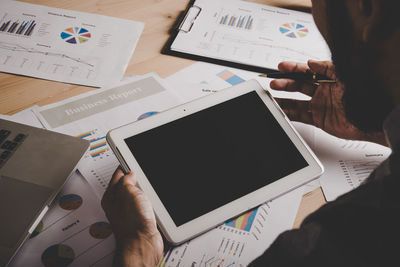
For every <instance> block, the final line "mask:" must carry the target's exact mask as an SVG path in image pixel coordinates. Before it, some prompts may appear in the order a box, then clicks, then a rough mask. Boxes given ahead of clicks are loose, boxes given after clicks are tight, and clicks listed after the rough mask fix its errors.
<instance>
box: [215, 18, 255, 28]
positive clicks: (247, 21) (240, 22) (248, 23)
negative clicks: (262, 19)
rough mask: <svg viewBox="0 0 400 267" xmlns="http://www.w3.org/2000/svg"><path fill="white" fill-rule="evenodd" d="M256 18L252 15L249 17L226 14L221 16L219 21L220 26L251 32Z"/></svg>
mask: <svg viewBox="0 0 400 267" xmlns="http://www.w3.org/2000/svg"><path fill="white" fill-rule="evenodd" d="M253 21H254V18H253V16H251V15H248V16H235V15H230V14H226V15H224V16H221V18H220V20H219V24H220V25H226V26H230V27H231V28H234V29H244V30H251V29H252V28H253Z"/></svg>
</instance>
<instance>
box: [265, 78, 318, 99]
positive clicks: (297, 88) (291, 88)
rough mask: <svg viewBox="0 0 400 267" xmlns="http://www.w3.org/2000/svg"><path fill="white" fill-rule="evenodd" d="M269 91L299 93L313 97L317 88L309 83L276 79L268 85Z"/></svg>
mask: <svg viewBox="0 0 400 267" xmlns="http://www.w3.org/2000/svg"><path fill="white" fill-rule="evenodd" d="M270 87H271V89H274V90H279V91H287V92H301V93H303V94H306V95H308V96H313V95H314V94H315V90H316V89H317V86H316V85H314V84H313V83H311V82H299V81H294V80H289V79H277V80H273V81H271V83H270Z"/></svg>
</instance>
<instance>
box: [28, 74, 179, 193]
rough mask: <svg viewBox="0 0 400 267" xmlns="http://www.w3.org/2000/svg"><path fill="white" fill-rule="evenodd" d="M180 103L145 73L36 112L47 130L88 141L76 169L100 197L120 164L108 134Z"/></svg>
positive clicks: (159, 81)
mask: <svg viewBox="0 0 400 267" xmlns="http://www.w3.org/2000/svg"><path fill="white" fill-rule="evenodd" d="M180 103H181V100H180V98H179V97H177V96H176V95H175V94H174V93H173V92H171V91H170V90H169V89H168V86H167V85H165V83H164V82H163V81H162V80H161V79H160V78H159V77H158V76H156V75H153V74H148V75H145V76H141V77H133V78H129V79H125V80H124V81H123V82H120V83H119V84H117V85H115V86H113V87H109V88H104V89H98V90H95V91H91V92H89V93H86V94H82V95H79V96H76V97H72V98H69V99H67V100H65V101H61V102H58V103H55V104H51V105H48V106H45V107H40V108H36V109H35V113H36V115H37V116H38V118H39V120H40V121H41V122H42V124H43V125H44V126H45V128H46V129H49V130H53V131H56V132H60V133H64V134H68V135H72V136H76V137H79V138H82V139H86V140H88V141H90V148H89V151H88V152H87V153H86V155H85V156H84V157H83V159H82V161H81V164H80V165H79V166H78V169H79V171H80V172H81V174H82V175H83V176H84V177H85V178H86V179H87V181H88V182H89V184H90V185H91V186H92V187H93V189H94V190H95V192H96V193H97V195H98V196H99V197H101V196H102V195H103V193H104V191H105V189H106V188H107V186H108V183H109V181H110V179H111V176H112V174H113V173H114V171H115V169H116V168H117V167H118V165H119V163H118V160H117V158H116V157H115V156H114V154H113V152H112V151H111V149H110V148H109V146H108V144H107V142H106V138H105V136H106V134H107V132H108V131H110V130H111V129H114V128H117V127H120V126H122V125H125V124H128V123H132V122H134V121H136V120H141V119H145V118H147V117H149V116H152V115H154V114H157V113H158V112H161V111H164V110H166V109H169V108H171V107H174V106H177V105H179V104H180Z"/></svg>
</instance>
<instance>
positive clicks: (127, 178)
mask: <svg viewBox="0 0 400 267" xmlns="http://www.w3.org/2000/svg"><path fill="white" fill-rule="evenodd" d="M123 183H124V184H130V185H134V186H136V184H137V179H136V176H135V175H134V174H133V172H131V171H130V172H128V173H127V174H125V175H124V177H123Z"/></svg>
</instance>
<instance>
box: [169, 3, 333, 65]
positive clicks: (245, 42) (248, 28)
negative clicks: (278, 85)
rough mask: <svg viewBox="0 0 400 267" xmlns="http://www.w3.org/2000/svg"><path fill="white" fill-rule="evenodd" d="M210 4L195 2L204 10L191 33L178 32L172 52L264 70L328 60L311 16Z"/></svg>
mask: <svg viewBox="0 0 400 267" xmlns="http://www.w3.org/2000/svg"><path fill="white" fill-rule="evenodd" d="M211 2H212V3H211ZM211 2H210V1H206V0H199V1H196V5H197V6H198V7H200V8H201V9H202V10H203V11H202V12H200V13H199V15H198V16H197V18H196V19H195V21H196V22H197V23H194V24H193V27H192V28H191V30H190V31H187V32H185V31H181V32H179V34H178V35H177V37H176V38H175V40H174V42H173V43H172V45H171V49H172V50H174V51H178V52H184V53H188V54H192V55H197V56H201V57H206V58H212V59H219V60H223V61H228V62H232V63H238V64H246V65H250V66H254V67H260V68H267V69H277V66H278V64H279V63H280V62H282V61H295V62H307V60H309V59H314V60H329V59H330V51H329V49H328V46H327V45H326V42H325V40H324V39H323V38H322V36H321V35H320V33H319V31H318V29H317V27H316V25H315V23H314V20H313V18H312V16H311V14H306V13H304V12H298V11H293V10H288V9H281V8H276V7H272V6H266V5H261V4H256V3H251V2H249V1H234V2H232V1H211ZM289 40H290V41H289ZM258 71H263V70H261V69H259V70H258Z"/></svg>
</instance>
